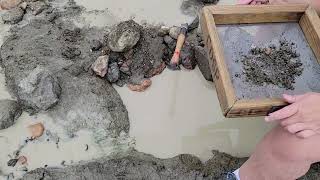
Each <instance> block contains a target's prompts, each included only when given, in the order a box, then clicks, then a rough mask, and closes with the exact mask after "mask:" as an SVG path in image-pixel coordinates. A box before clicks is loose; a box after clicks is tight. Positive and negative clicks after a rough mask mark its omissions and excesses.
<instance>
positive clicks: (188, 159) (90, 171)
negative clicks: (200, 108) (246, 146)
mask: <svg viewBox="0 0 320 180" xmlns="http://www.w3.org/2000/svg"><path fill="white" fill-rule="evenodd" d="M220 158H221V159H220ZM245 160H246V159H245V158H244V159H238V158H233V157H232V156H229V155H227V154H224V153H220V152H217V151H213V158H212V159H211V160H209V161H208V162H207V163H204V164H203V163H202V162H201V161H200V160H199V159H198V158H197V157H195V156H192V155H188V154H181V155H178V156H176V157H173V158H170V159H158V158H155V157H153V156H151V155H148V154H144V153H140V152H137V151H134V150H133V151H131V152H129V153H126V154H121V155H116V156H114V157H109V158H106V159H100V160H97V161H93V162H88V163H83V164H80V165H75V166H68V167H65V168H63V169H62V168H39V169H36V170H34V171H31V172H29V173H28V174H27V175H25V176H24V177H23V180H35V179H46V180H51V179H52V180H53V179H54V180H64V179H91V180H98V179H110V180H117V179H159V180H162V179H163V180H168V179H169V180H170V179H181V180H182V179H183V180H194V179H197V180H220V179H221V180H224V179H225V178H224V177H225V176H224V174H225V173H226V172H230V171H233V170H235V169H236V168H238V167H239V166H240V165H241V163H243V162H244V161H245Z"/></svg>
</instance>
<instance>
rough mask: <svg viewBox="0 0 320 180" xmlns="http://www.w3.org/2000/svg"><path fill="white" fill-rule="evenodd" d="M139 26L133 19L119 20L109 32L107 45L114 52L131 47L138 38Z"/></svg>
mask: <svg viewBox="0 0 320 180" xmlns="http://www.w3.org/2000/svg"><path fill="white" fill-rule="evenodd" d="M141 28H142V27H141V26H140V25H139V24H137V23H136V22H134V21H133V20H129V21H124V22H121V23H120V24H118V25H117V26H116V27H115V28H114V29H113V30H112V31H111V32H110V34H109V37H108V47H109V48H110V49H111V50H112V51H114V52H124V51H128V50H130V49H132V48H133V47H134V46H135V45H136V44H137V42H138V41H139V39H140V31H141Z"/></svg>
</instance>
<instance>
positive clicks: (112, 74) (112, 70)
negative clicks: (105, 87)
mask: <svg viewBox="0 0 320 180" xmlns="http://www.w3.org/2000/svg"><path fill="white" fill-rule="evenodd" d="M119 78H120V70H119V66H118V63H116V62H114V63H111V64H110V66H109V68H108V73H107V80H108V81H109V82H110V83H115V82H117V81H118V80H119Z"/></svg>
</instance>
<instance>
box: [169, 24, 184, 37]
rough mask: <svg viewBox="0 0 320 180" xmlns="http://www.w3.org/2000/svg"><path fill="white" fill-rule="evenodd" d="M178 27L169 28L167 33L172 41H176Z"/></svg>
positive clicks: (178, 32) (178, 31)
mask: <svg viewBox="0 0 320 180" xmlns="http://www.w3.org/2000/svg"><path fill="white" fill-rule="evenodd" d="M180 29H181V28H180V27H177V26H173V27H172V28H170V31H169V35H170V37H172V38H173V39H178V36H179V34H180Z"/></svg>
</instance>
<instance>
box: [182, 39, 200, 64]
mask: <svg viewBox="0 0 320 180" xmlns="http://www.w3.org/2000/svg"><path fill="white" fill-rule="evenodd" d="M180 59H181V64H182V66H183V67H184V68H186V69H189V70H193V69H194V68H195V67H196V65H197V62H196V60H195V55H194V49H193V47H192V46H190V45H189V43H185V44H184V45H183V47H182V50H181V54H180Z"/></svg>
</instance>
